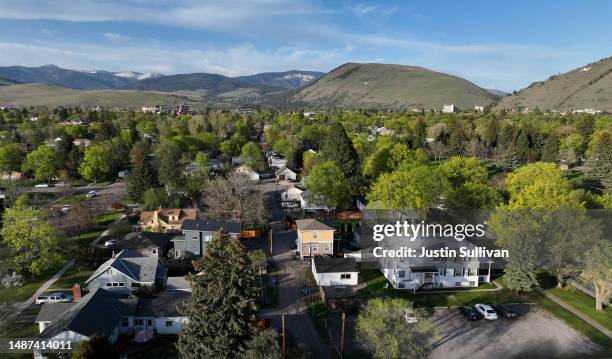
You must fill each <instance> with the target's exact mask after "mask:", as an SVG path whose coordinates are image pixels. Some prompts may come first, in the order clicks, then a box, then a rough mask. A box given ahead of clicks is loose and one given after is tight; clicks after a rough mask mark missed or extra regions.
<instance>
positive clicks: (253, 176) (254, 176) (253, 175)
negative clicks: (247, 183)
mask: <svg viewBox="0 0 612 359" xmlns="http://www.w3.org/2000/svg"><path fill="white" fill-rule="evenodd" d="M234 171H235V172H236V173H240V174H243V175H246V176H248V177H249V179H250V180H251V181H253V182H257V181H259V173H257V172H255V171H253V169H252V168H251V166H249V165H240V166H238V167H237V168H236V169H235V170H234Z"/></svg>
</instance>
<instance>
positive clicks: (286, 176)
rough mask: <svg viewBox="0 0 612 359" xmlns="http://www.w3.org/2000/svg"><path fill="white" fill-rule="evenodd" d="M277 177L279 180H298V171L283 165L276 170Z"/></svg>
mask: <svg viewBox="0 0 612 359" xmlns="http://www.w3.org/2000/svg"><path fill="white" fill-rule="evenodd" d="M276 179H277V180H278V181H295V180H297V173H295V172H293V171H292V170H290V169H289V168H287V167H281V168H279V169H278V170H277V171H276Z"/></svg>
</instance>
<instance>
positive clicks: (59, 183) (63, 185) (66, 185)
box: [55, 182, 70, 187]
mask: <svg viewBox="0 0 612 359" xmlns="http://www.w3.org/2000/svg"><path fill="white" fill-rule="evenodd" d="M55 187H70V184H69V183H64V182H57V183H56V184H55Z"/></svg>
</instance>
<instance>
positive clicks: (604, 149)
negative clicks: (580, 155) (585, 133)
mask: <svg viewBox="0 0 612 359" xmlns="http://www.w3.org/2000/svg"><path fill="white" fill-rule="evenodd" d="M586 172H587V178H588V179H590V180H593V181H595V182H597V185H598V186H599V187H600V188H601V189H603V190H604V192H607V193H611V192H612V134H611V133H610V132H608V131H599V132H597V133H596V134H594V135H593V138H592V139H591V141H590V142H589V149H588V151H587V163H586Z"/></svg>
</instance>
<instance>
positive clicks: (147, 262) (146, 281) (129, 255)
mask: <svg viewBox="0 0 612 359" xmlns="http://www.w3.org/2000/svg"><path fill="white" fill-rule="evenodd" d="M166 280H167V269H166V267H165V266H164V265H163V264H162V263H161V262H160V261H159V257H158V256H157V255H153V256H142V255H141V254H140V253H138V252H134V251H130V250H127V249H124V250H122V251H121V252H119V254H116V255H115V254H113V257H112V258H111V259H109V260H107V261H106V262H104V263H103V264H102V265H101V266H100V267H98V269H97V270H96V271H95V272H94V273H93V274H92V275H91V276H90V277H89V279H87V281H86V283H87V286H88V288H89V290H90V291H91V290H94V289H96V288H101V287H102V288H105V289H108V290H109V291H112V292H115V293H121V294H130V293H131V292H132V291H133V290H135V289H138V288H140V287H142V286H151V287H155V288H156V289H157V290H162V289H164V288H165V287H166Z"/></svg>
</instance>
